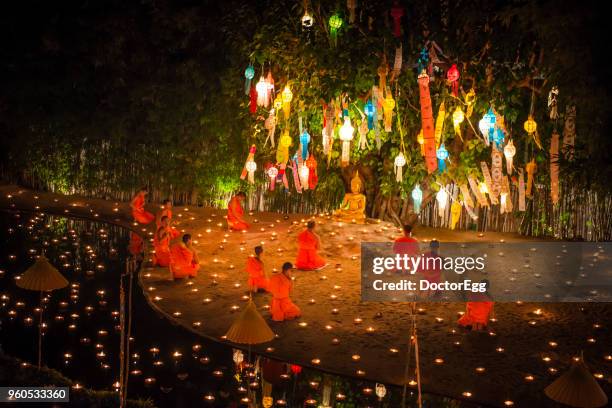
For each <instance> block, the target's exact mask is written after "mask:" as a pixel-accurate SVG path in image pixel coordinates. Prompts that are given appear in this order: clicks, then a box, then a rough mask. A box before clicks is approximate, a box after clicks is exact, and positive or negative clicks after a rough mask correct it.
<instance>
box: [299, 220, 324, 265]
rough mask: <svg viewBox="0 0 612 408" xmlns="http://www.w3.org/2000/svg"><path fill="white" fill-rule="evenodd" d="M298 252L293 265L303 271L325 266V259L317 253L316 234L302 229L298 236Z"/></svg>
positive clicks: (317, 241)
mask: <svg viewBox="0 0 612 408" xmlns="http://www.w3.org/2000/svg"><path fill="white" fill-rule="evenodd" d="M297 240H298V253H297V259H296V260H295V267H296V268H298V269H302V270H305V271H313V270H316V269H320V268H322V267H323V266H325V259H323V258H321V257H320V256H319V254H318V253H317V252H318V250H319V240H318V239H317V237H316V235H315V234H314V233H312V232H310V231H309V230H304V231H302V232H301V233H300V234H299V235H298V237H297Z"/></svg>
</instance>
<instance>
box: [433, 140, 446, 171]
mask: <svg viewBox="0 0 612 408" xmlns="http://www.w3.org/2000/svg"><path fill="white" fill-rule="evenodd" d="M436 157H437V158H438V170H440V173H444V170H446V159H448V150H446V147H444V143H442V144H441V145H440V148H439V149H438V150H437V151H436Z"/></svg>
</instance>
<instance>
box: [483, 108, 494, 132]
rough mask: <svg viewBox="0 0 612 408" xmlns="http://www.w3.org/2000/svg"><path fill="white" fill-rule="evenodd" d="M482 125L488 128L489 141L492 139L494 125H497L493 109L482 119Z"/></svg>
mask: <svg viewBox="0 0 612 408" xmlns="http://www.w3.org/2000/svg"><path fill="white" fill-rule="evenodd" d="M482 119H483V121H484V124H486V125H488V127H489V139H492V138H493V130H495V123H497V117H496V116H495V112H493V108H489V111H488V112H487V113H486V114H485V115H484V116H483V117H482Z"/></svg>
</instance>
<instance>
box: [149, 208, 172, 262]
mask: <svg viewBox="0 0 612 408" xmlns="http://www.w3.org/2000/svg"><path fill="white" fill-rule="evenodd" d="M170 239H171V237H170V232H169V227H168V217H166V216H165V215H164V216H163V217H162V219H161V225H160V226H159V228H157V231H156V232H155V236H154V237H153V248H154V249H155V254H154V255H153V265H157V266H162V267H166V266H168V265H170Z"/></svg>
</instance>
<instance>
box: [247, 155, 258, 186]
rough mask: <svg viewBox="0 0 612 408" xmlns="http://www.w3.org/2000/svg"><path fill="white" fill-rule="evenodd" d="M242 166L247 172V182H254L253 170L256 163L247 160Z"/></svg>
mask: <svg viewBox="0 0 612 408" xmlns="http://www.w3.org/2000/svg"><path fill="white" fill-rule="evenodd" d="M244 168H245V169H246V170H247V172H248V173H249V183H251V184H255V170H257V163H255V161H253V160H249V161H247V162H246V164H245V165H244Z"/></svg>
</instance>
